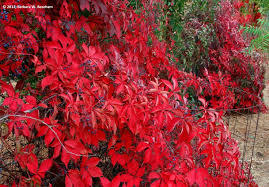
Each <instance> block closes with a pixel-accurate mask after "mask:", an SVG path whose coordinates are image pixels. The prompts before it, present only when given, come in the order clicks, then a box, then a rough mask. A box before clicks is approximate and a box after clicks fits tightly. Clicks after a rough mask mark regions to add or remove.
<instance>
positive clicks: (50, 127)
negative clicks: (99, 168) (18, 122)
mask: <svg viewBox="0 0 269 187" xmlns="http://www.w3.org/2000/svg"><path fill="white" fill-rule="evenodd" d="M8 117H21V118H28V119H32V120H36V121H38V122H40V123H43V124H44V125H46V126H47V127H48V128H49V129H50V130H51V131H52V132H53V134H54V135H55V137H56V138H57V140H58V141H59V142H60V144H61V146H62V148H63V149H64V150H65V151H66V152H67V153H69V154H72V155H74V156H83V157H89V156H88V155H82V154H77V153H73V152H71V151H69V150H68V149H67V148H66V147H65V145H64V144H63V143H62V141H61V140H60V138H59V136H58V135H57V133H56V132H55V130H53V128H52V127H53V126H51V125H49V124H47V123H46V122H44V121H43V120H40V119H37V118H34V117H31V116H23V115H11V114H10V115H6V116H4V117H2V118H0V121H2V120H4V119H6V118H8Z"/></svg>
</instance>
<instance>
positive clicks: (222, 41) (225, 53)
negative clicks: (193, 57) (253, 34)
mask: <svg viewBox="0 0 269 187" xmlns="http://www.w3.org/2000/svg"><path fill="white" fill-rule="evenodd" d="M245 3H247V2H245ZM241 6H244V2H242V1H233V2H230V1H228V0H226V1H222V2H221V3H220V8H219V10H218V11H217V13H216V22H215V25H214V27H215V33H216V37H217V41H216V42H215V43H214V45H213V46H212V48H211V49H210V52H209V55H210V59H211V61H212V63H213V64H214V65H216V66H217V67H218V69H219V70H220V71H221V72H222V73H223V74H227V75H228V76H230V77H231V83H232V87H234V88H237V89H240V90H241V89H242V90H243V91H244V94H243V95H241V94H240V93H237V94H236V95H237V96H238V97H237V99H238V100H239V101H240V103H237V107H238V106H241V107H249V106H252V105H260V106H261V108H263V105H262V103H261V101H260V100H259V99H257V97H262V90H263V89H264V82H263V80H264V68H263V66H262V59H261V56H257V57H253V56H250V55H248V54H247V53H246V52H245V50H246V48H247V47H248V45H249V44H250V40H249V39H248V38H247V37H246V36H244V35H243V30H241V29H240V25H245V24H248V23H250V22H251V20H252V17H251V15H246V16H244V15H242V13H241V12H240V11H239V9H240V7H241ZM255 19H256V18H255ZM255 21H256V20H255ZM214 71H215V69H213V72H214ZM245 93H248V95H247V96H246V94H245Z"/></svg>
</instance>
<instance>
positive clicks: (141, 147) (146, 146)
mask: <svg viewBox="0 0 269 187" xmlns="http://www.w3.org/2000/svg"><path fill="white" fill-rule="evenodd" d="M148 147H149V144H147V143H145V142H140V143H139V144H138V146H137V148H136V151H138V152H141V151H143V150H144V149H146V148H148Z"/></svg>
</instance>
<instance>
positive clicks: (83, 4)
mask: <svg viewBox="0 0 269 187" xmlns="http://www.w3.org/2000/svg"><path fill="white" fill-rule="evenodd" d="M79 5H80V9H81V10H82V11H83V10H84V9H87V10H90V5H89V1H88V0H80V4H79Z"/></svg>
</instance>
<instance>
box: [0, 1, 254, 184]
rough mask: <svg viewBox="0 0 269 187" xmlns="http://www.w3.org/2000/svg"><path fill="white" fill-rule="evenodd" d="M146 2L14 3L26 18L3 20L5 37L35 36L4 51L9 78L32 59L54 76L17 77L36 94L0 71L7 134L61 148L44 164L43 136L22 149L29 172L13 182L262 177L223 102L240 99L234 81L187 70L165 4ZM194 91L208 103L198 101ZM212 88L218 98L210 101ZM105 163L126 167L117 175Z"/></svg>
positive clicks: (19, 154) (19, 157)
mask: <svg viewBox="0 0 269 187" xmlns="http://www.w3.org/2000/svg"><path fill="white" fill-rule="evenodd" d="M13 3H14V4H16V3H17V1H14V2H13ZM20 3H24V4H25V5H27V4H35V5H37V4H42V5H50V1H48V2H46V1H45V0H44V1H42V2H39V1H35V2H32V1H27V0H23V1H21V2H20ZM141 3H142V5H143V6H142V7H143V8H141V9H139V11H135V10H133V9H132V7H131V6H128V4H129V2H128V1H110V0H104V1H101V0H91V1H86V0H80V1H76V0H68V1H66V0H64V1H63V3H59V2H58V3H54V4H53V6H54V8H53V10H46V9H23V10H19V9H12V10H8V11H9V14H10V15H14V16H15V17H16V21H14V20H13V21H12V19H11V18H9V19H8V20H1V24H2V25H1V27H3V28H2V29H3V30H2V31H3V33H4V34H3V35H1V37H4V38H3V39H10V41H14V42H19V43H20V42H21V40H22V39H23V38H24V39H25V38H29V39H28V41H29V42H30V43H29V45H27V46H25V45H20V44H16V45H12V46H8V47H1V48H0V53H1V55H5V57H4V58H1V62H2V63H1V66H0V70H1V72H2V80H6V78H7V77H8V75H9V74H8V73H9V72H8V71H7V70H11V71H16V70H17V71H19V69H20V68H21V64H23V63H25V62H28V63H29V64H28V65H29V66H30V65H31V62H32V63H33V64H34V71H35V75H36V76H37V77H38V75H40V74H42V73H43V74H44V75H45V76H44V77H43V78H39V80H38V82H37V87H36V88H31V87H30V86H27V85H22V86H21V85H20V86H19V87H20V88H24V89H25V90H27V91H28V93H29V94H30V95H29V96H24V95H23V94H22V92H21V91H22V90H20V89H19V87H18V86H16V87H15V88H14V87H13V86H12V85H11V84H10V83H8V82H7V81H2V80H1V82H0V85H1V93H3V96H4V101H3V104H2V105H1V115H2V118H1V120H3V119H9V122H8V124H7V125H8V128H9V133H11V132H15V134H16V135H17V136H18V135H23V136H25V137H27V138H28V139H33V138H36V137H43V138H44V142H45V144H46V146H47V147H48V148H50V149H52V150H53V154H52V155H51V156H50V158H48V159H46V160H43V161H40V160H39V159H38V158H37V156H36V155H35V154H34V145H33V144H29V145H27V146H25V147H23V148H21V149H20V150H17V151H16V153H15V155H14V158H15V160H16V161H17V162H18V163H19V165H20V167H21V168H22V169H25V170H27V171H28V175H25V176H24V175H22V176H18V180H17V181H14V183H13V185H14V186H16V182H18V181H19V185H20V186H28V185H30V184H38V185H40V184H43V185H44V183H43V182H44V178H45V177H46V172H47V171H48V170H51V167H52V166H54V167H55V168H57V169H58V172H59V173H62V174H63V175H64V176H65V184H66V186H80V187H81V186H92V185H97V184H101V185H103V186H113V187H114V186H120V185H123V186H148V185H150V186H191V185H199V186H221V185H223V186H239V185H240V184H241V185H242V184H243V185H248V186H256V184H255V182H254V181H253V179H252V177H251V176H248V175H246V173H245V171H244V169H243V168H242V167H241V164H240V163H239V157H240V153H239V150H238V146H237V143H236V142H235V140H233V139H232V138H231V135H230V133H229V130H228V129H227V126H226V125H225V123H224V122H223V120H222V117H223V114H224V113H223V112H218V111H217V110H216V109H219V108H220V107H221V108H223V107H224V109H227V108H229V107H230V106H233V105H234V103H235V102H236V100H235V96H234V93H233V92H231V91H229V90H228V89H227V86H226V85H229V81H230V79H231V78H230V77H229V76H222V75H221V74H220V73H219V74H212V73H207V74H206V77H207V79H201V78H197V77H195V76H194V75H192V74H188V73H185V72H181V71H179V70H178V69H177V68H176V66H174V65H173V63H172V62H169V60H168V58H167V56H166V49H167V46H166V44H165V43H162V42H160V41H159V40H158V39H157V38H156V36H155V35H154V32H153V31H154V29H155V28H156V25H155V16H156V15H155V13H154V12H155V11H154V10H156V7H157V6H158V3H162V2H161V1H160V2H157V1H154V2H153V1H149V2H148V1H141ZM85 9H86V10H87V11H86V10H85ZM82 10H84V13H85V11H86V12H88V13H89V15H87V16H86V15H85V16H84V14H83V12H82ZM52 13H53V14H52ZM229 19H230V18H229ZM22 21H27V22H26V24H22ZM25 27H26V28H27V32H26V33H25V32H24V30H23V29H25ZM36 28H38V29H40V30H41V31H42V35H41V34H40V32H39V33H37V30H36ZM5 37H6V38H5ZM4 41H6V40H4ZM37 41H38V42H37ZM227 45H228V44H227ZM27 49H28V51H27ZM25 50H26V51H25ZM25 53H27V54H28V56H26V54H25ZM6 55H10V56H6ZM17 58H20V59H21V60H20V61H19V62H16V63H15V62H14V61H16V60H15V59H17ZM29 71H30V70H29ZM21 73H23V72H21ZM25 76H26V75H25ZM26 77H27V76H26ZM17 84H18V83H17ZM20 84H22V83H20ZM189 88H192V89H193V90H194V92H195V94H196V95H197V97H198V99H199V101H200V102H201V106H197V108H196V109H195V110H190V109H189V108H190V107H191V106H190V104H189V102H188V97H189V96H188V89H189ZM206 93H208V94H211V95H213V96H216V97H218V99H217V100H214V99H212V100H210V101H206V99H205V94H206ZM40 95H41V96H43V99H44V100H43V101H47V102H41V101H38V100H37V97H38V96H40ZM41 109H42V110H41ZM44 111H45V112H44ZM60 163H63V165H61V164H60ZM106 165H111V166H112V170H113V168H116V167H117V168H119V167H120V169H118V170H117V171H116V172H114V173H113V172H111V173H109V174H107V172H105V167H104V166H106Z"/></svg>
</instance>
